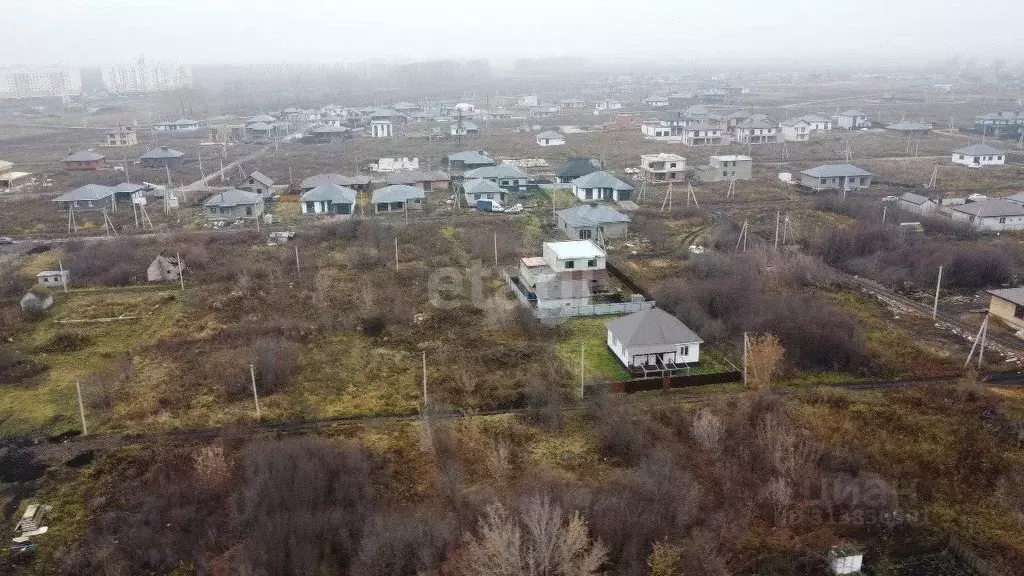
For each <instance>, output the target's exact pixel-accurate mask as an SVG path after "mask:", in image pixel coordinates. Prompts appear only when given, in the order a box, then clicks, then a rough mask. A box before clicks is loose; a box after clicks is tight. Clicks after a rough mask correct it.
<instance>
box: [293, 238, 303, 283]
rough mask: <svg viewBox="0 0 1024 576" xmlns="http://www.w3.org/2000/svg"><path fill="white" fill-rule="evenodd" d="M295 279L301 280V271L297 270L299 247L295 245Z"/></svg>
mask: <svg viewBox="0 0 1024 576" xmlns="http://www.w3.org/2000/svg"><path fill="white" fill-rule="evenodd" d="M295 278H296V279H299V280H301V279H302V270H301V269H300V268H299V245H298V244H296V245H295Z"/></svg>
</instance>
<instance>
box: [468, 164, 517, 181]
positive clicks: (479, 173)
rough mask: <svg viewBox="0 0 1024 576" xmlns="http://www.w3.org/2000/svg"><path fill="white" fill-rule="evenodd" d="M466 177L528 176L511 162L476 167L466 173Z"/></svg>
mask: <svg viewBox="0 0 1024 576" xmlns="http://www.w3.org/2000/svg"><path fill="white" fill-rule="evenodd" d="M464 176H465V177H466V178H516V179H523V178H526V177H527V176H526V172H523V171H522V170H520V169H519V168H518V167H517V166H513V165H511V164H504V163H503V164H497V165H495V166H482V167H480V168H474V169H473V170H470V171H468V172H466V173H465V174H464Z"/></svg>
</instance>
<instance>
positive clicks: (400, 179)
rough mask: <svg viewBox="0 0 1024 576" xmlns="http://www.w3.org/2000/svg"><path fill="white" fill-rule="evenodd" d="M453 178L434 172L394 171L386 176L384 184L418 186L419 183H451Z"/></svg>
mask: <svg viewBox="0 0 1024 576" xmlns="http://www.w3.org/2000/svg"><path fill="white" fill-rule="evenodd" d="M449 180H451V176H449V175H447V174H445V173H444V172H436V171H433V170H394V171H392V172H387V173H386V174H384V182H386V183H388V184H416V183H417V182H441V181H445V182H447V181H449Z"/></svg>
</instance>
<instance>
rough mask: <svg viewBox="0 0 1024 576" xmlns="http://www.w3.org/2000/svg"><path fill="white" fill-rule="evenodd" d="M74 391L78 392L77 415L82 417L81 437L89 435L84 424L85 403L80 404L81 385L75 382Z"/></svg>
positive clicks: (87, 428) (87, 427)
mask: <svg viewBox="0 0 1024 576" xmlns="http://www.w3.org/2000/svg"><path fill="white" fill-rule="evenodd" d="M75 391H77V392H78V415H79V416H81V417H82V436H88V435H89V426H87V425H86V423H85V403H83V402H82V383H81V382H79V381H78V380H75Z"/></svg>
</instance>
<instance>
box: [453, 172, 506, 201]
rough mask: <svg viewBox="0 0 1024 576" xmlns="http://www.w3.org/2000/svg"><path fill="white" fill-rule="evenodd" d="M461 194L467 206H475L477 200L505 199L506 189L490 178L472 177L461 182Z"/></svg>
mask: <svg viewBox="0 0 1024 576" xmlns="http://www.w3.org/2000/svg"><path fill="white" fill-rule="evenodd" d="M462 194H463V196H464V197H465V200H466V205H467V206H476V201H477V200H497V201H499V202H504V201H505V196H506V195H507V194H508V190H505V189H504V188H502V187H501V186H498V185H497V184H495V183H494V182H493V181H491V180H484V179H483V178H474V179H473V180H466V181H465V182H463V183H462Z"/></svg>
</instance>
